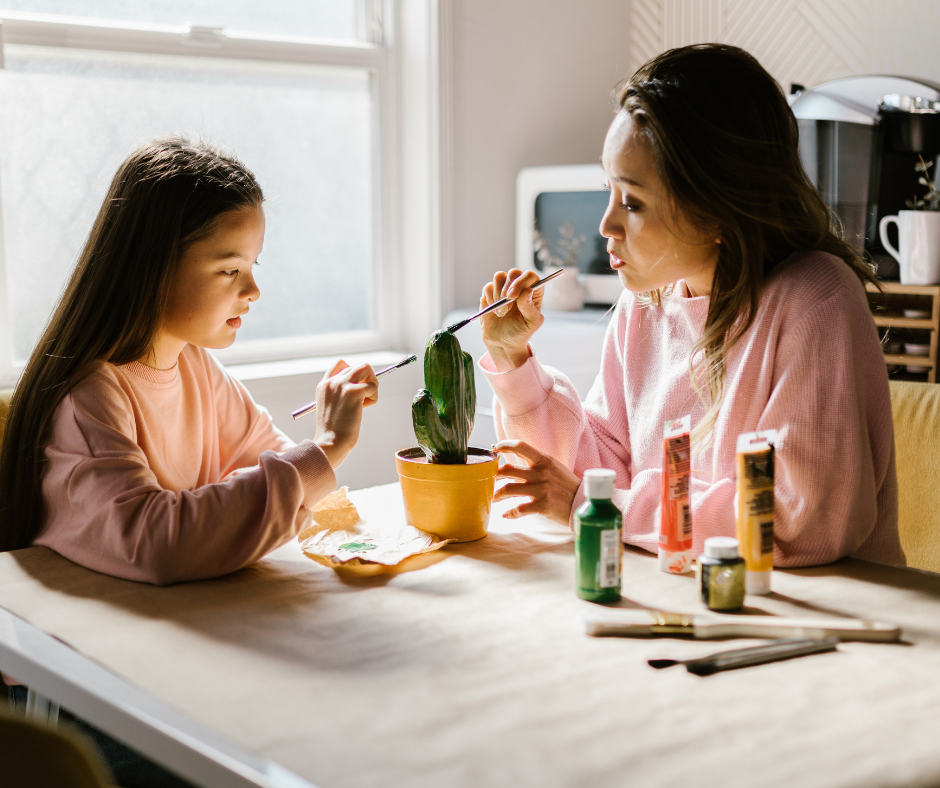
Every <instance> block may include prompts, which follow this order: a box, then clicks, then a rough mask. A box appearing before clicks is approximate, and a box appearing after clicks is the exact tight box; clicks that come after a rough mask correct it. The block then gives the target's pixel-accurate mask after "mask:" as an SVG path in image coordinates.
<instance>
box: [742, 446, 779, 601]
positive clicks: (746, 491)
mask: <svg viewBox="0 0 940 788" xmlns="http://www.w3.org/2000/svg"><path fill="white" fill-rule="evenodd" d="M776 440H777V431H776V430H763V431H762V432H747V433H744V434H743V435H739V436H738V486H737V494H736V495H735V499H736V505H735V508H736V509H737V529H736V530H737V534H736V535H737V538H738V542H740V545H741V557H742V558H743V559H744V565H745V569H746V572H745V577H744V584H745V589H746V591H747V593H749V594H769V593H770V575H771V571H772V570H773V568H774V443H775V442H776Z"/></svg>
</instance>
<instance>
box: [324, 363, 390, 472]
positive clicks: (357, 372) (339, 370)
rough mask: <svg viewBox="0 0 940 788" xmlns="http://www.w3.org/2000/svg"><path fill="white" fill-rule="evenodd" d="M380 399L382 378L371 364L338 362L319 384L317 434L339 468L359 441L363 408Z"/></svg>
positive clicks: (328, 456) (327, 456) (327, 453)
mask: <svg viewBox="0 0 940 788" xmlns="http://www.w3.org/2000/svg"><path fill="white" fill-rule="evenodd" d="M378 398H379V381H378V379H377V378H376V377H375V372H373V371H372V367H370V366H369V365H368V364H361V365H360V366H358V367H351V366H349V364H347V363H346V362H345V361H337V362H336V365H335V366H334V367H333V369H332V370H330V371H329V372H328V373H327V374H326V375H324V376H323V379H322V380H321V381H320V383H319V384H318V385H317V430H316V434H315V435H314V437H313V441H314V443H316V444H317V445H318V446H319V447H320V448H321V449H323V453H324V454H326V458H327V459H328V460H329V461H330V465H332V466H333V467H334V468H338V467H339V465H340V463H342V461H343V460H345V459H346V455H348V454H349V452H351V451H352V450H353V447H354V446H355V445H356V441H357V440H359V428H360V426H361V425H362V409H363V408H367V407H368V406H369V405H374V404H375V403H376V402H377V401H378Z"/></svg>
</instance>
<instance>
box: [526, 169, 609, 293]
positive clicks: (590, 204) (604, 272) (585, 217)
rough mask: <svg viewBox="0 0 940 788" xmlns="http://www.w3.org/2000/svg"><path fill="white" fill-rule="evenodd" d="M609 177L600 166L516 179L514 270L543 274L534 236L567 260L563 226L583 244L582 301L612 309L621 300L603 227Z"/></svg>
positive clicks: (541, 171)
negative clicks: (534, 270)
mask: <svg viewBox="0 0 940 788" xmlns="http://www.w3.org/2000/svg"><path fill="white" fill-rule="evenodd" d="M606 180H607V176H606V175H605V174H604V169H603V168H602V167H601V166H600V165H599V164H575V165H566V166H558V167H526V168H525V169H523V170H520V171H519V175H518V176H517V178H516V267H517V268H521V269H522V270H527V269H532V268H539V267H540V266H538V265H536V262H535V255H534V248H533V247H534V230H536V229H538V230H539V232H541V234H542V235H543V236H544V238H545V239H546V240H547V241H548V243H549V245H550V247H551V248H552V249H553V251H554V253H555V254H556V255H557V254H563V251H562V249H561V245H560V242H561V241H562V238H561V237H559V230H560V225H562V224H563V223H569V222H570V224H571V230H572V231H573V233H574V237H575V238H578V239H580V238H582V237H583V239H584V241H583V242H582V243H581V249H580V253H579V256H578V268H579V270H580V273H579V274H578V282H579V283H580V284H581V287H582V288H583V290H584V300H585V301H586V302H589V303H592V304H608V305H609V304H612V303H614V302H615V301H616V300H617V298H618V297H619V296H620V293H621V291H622V287H621V285H620V281H619V278H618V277H617V275H616V274H615V273H614V272H613V271H612V270H611V269H610V264H609V259H610V258H609V256H608V255H607V252H606V240H605V239H604V238H603V237H601V235H600V231H599V229H598V228H599V225H600V222H601V218H602V217H603V215H604V209H605V207H606V205H607V197H608V193H607V190H606V189H605V188H604V183H605V181H606Z"/></svg>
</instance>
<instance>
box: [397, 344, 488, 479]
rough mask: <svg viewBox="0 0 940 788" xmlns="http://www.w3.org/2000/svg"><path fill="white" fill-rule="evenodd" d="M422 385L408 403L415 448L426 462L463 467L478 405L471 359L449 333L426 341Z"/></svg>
mask: <svg viewBox="0 0 940 788" xmlns="http://www.w3.org/2000/svg"><path fill="white" fill-rule="evenodd" d="M424 385H425V388H423V389H421V391H419V392H418V394H417V396H416V397H415V398H414V401H413V402H412V403H411V417H412V420H413V422H414V428H415V436H416V437H417V439H418V445H419V446H420V447H421V448H422V449H423V450H424V453H425V454H426V455H427V457H428V462H433V463H439V464H441V465H459V464H463V463H466V462H467V443H468V442H469V440H470V432H471V430H472V429H473V416H474V412H475V411H476V404H477V402H476V400H477V392H476V386H475V385H474V383H473V359H472V358H471V357H470V354H469V353H465V352H464V351H462V350H461V349H460V343H459V342H458V341H457V337H455V336H454V335H453V334H451V333H450V332H449V331H437V332H435V333H434V334H433V335H432V336H431V338H430V339H429V340H428V344H427V346H426V347H425V349H424Z"/></svg>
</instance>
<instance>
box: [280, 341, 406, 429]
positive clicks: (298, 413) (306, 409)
mask: <svg viewBox="0 0 940 788" xmlns="http://www.w3.org/2000/svg"><path fill="white" fill-rule="evenodd" d="M417 360H418V357H417V356H408V358H406V359H405V360H404V361H399V362H398V363H397V364H392V366H390V367H386V368H385V369H383V370H382V371H381V372H376V373H375V376H376V377H377V378H380V377H382V375H385V374H387V373H389V372H391V371H392V370H393V369H398V368H399V367H404V366H406V365H408V364H410V363H411V362H412V361H417ZM316 409H317V401H316V400H314V401H313V402H308V403H307V404H306V405H304V406H303V407H302V408H298V409H297V410H295V411H294V412H293V413H291V414H290V415H291V416H293V417H294V421H296V420H297V419H299V418H301V417H303V416H306V415H307V414H308V413H311V412H312V411H315V410H316Z"/></svg>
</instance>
